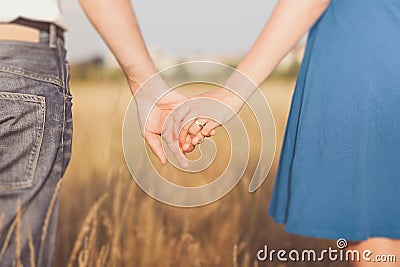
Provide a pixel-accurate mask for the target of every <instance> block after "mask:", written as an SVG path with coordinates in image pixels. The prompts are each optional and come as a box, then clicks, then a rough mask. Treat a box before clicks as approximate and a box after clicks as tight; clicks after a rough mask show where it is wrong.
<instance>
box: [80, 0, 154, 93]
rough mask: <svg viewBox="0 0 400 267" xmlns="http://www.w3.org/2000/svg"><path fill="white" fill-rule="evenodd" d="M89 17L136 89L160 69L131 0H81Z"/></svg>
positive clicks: (133, 88) (132, 87) (132, 86)
mask: <svg viewBox="0 0 400 267" xmlns="http://www.w3.org/2000/svg"><path fill="white" fill-rule="evenodd" d="M80 4H81V6H82V8H83V10H84V11H85V13H86V15H87V17H88V18H89V20H90V21H91V23H92V24H93V26H94V27H95V28H96V30H97V31H98V32H99V34H100V35H101V37H102V38H103V39H104V41H105V42H106V44H107V45H108V47H109V48H110V50H111V51H112V53H113V54H114V56H115V58H116V59H117V60H118V62H119V64H120V65H121V67H122V70H123V71H124V73H125V75H126V76H127V78H128V80H129V82H130V86H131V90H132V92H133V93H134V91H135V90H136V89H137V88H138V87H139V86H140V85H141V84H142V83H143V82H144V81H145V80H147V79H148V78H149V77H150V76H151V75H153V74H155V73H156V72H157V69H156V67H155V66H154V63H153V61H152V60H151V57H150V55H149V53H148V50H147V48H146V45H145V43H144V41H143V38H142V35H141V32H140V28H139V25H138V22H137V20H136V16H135V14H134V11H133V8H132V5H131V2H130V1H129V0H80Z"/></svg>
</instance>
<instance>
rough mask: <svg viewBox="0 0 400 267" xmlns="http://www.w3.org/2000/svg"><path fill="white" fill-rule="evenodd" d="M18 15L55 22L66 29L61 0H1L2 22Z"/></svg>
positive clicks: (0, 20)
mask: <svg viewBox="0 0 400 267" xmlns="http://www.w3.org/2000/svg"><path fill="white" fill-rule="evenodd" d="M18 17H21V18H24V19H29V20H34V21H41V22H53V23H55V24H57V25H58V26H60V27H61V28H63V29H66V25H65V23H64V20H63V17H62V12H61V7H60V0H0V23H8V22H11V21H13V20H15V19H17V18H18Z"/></svg>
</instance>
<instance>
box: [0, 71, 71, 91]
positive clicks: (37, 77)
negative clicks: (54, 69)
mask: <svg viewBox="0 0 400 267" xmlns="http://www.w3.org/2000/svg"><path fill="white" fill-rule="evenodd" d="M0 71H3V72H7V73H10V74H16V75H20V76H23V77H27V78H31V79H34V80H38V81H42V82H47V83H52V84H55V85H58V86H63V82H62V81H60V80H59V79H56V78H50V77H44V76H42V75H37V74H33V73H28V72H26V71H23V70H21V69H17V68H13V67H8V66H0Z"/></svg>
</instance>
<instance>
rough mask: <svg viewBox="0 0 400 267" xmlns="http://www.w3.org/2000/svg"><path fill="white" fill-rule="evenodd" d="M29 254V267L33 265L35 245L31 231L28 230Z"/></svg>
mask: <svg viewBox="0 0 400 267" xmlns="http://www.w3.org/2000/svg"><path fill="white" fill-rule="evenodd" d="M29 254H30V255H29V260H30V263H31V267H35V246H34V245H33V237H32V232H31V231H29Z"/></svg>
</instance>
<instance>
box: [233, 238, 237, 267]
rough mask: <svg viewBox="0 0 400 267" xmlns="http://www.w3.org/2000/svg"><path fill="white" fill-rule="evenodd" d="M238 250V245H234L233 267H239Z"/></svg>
mask: <svg viewBox="0 0 400 267" xmlns="http://www.w3.org/2000/svg"><path fill="white" fill-rule="evenodd" d="M237 249H238V246H237V244H235V245H233V252H232V258H233V264H232V266H233V267H238V263H237Z"/></svg>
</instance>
